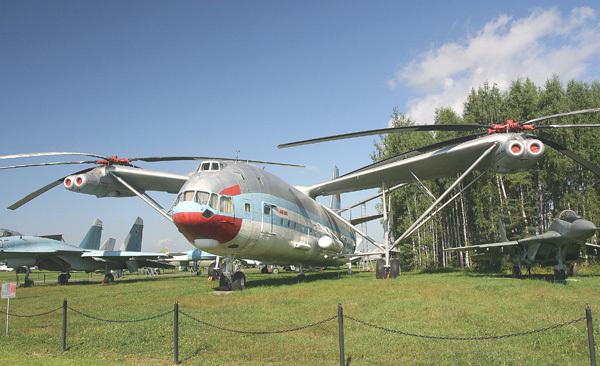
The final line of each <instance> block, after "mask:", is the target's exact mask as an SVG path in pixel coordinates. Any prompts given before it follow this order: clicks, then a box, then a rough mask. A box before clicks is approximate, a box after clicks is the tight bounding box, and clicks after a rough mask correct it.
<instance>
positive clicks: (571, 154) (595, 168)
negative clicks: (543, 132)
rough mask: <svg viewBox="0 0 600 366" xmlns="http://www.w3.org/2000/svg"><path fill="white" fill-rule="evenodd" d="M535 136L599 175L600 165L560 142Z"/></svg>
mask: <svg viewBox="0 0 600 366" xmlns="http://www.w3.org/2000/svg"><path fill="white" fill-rule="evenodd" d="M530 136H534V135H530ZM534 137H536V138H537V139H538V140H540V141H542V142H543V143H545V144H546V145H548V146H550V147H551V148H553V149H555V150H556V151H558V152H560V153H561V154H563V155H565V156H567V157H569V158H571V159H572V160H573V161H575V162H576V163H577V164H579V165H581V166H583V167H585V168H587V169H588V170H590V171H591V172H592V173H594V174H596V175H597V176H598V177H600V167H599V166H598V165H596V164H594V163H592V162H591V161H589V160H587V159H585V158H584V157H582V156H581V155H579V154H576V153H575V152H573V151H571V150H569V149H567V148H566V147H564V146H562V145H561V144H559V143H557V142H554V141H552V140H549V139H547V138H545V137H541V136H537V135H536V136H534Z"/></svg>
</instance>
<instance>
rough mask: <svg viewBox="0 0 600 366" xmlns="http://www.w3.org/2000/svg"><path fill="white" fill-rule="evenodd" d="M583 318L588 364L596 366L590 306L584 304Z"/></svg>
mask: <svg viewBox="0 0 600 366" xmlns="http://www.w3.org/2000/svg"><path fill="white" fill-rule="evenodd" d="M585 319H586V320H587V333H588V347H589V349H590V365H591V366H596V344H595V343H594V325H593V324H592V308H591V307H590V304H587V305H586V306H585Z"/></svg>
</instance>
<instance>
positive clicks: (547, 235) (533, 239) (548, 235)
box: [518, 231, 561, 245]
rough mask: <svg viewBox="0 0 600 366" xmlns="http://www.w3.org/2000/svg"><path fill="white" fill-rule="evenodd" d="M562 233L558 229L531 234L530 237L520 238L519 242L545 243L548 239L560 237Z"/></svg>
mask: <svg viewBox="0 0 600 366" xmlns="http://www.w3.org/2000/svg"><path fill="white" fill-rule="evenodd" d="M560 237H561V235H560V234H559V233H557V232H556V231H547V232H545V233H542V234H540V235H535V236H530V237H528V238H524V239H519V240H518V241H519V244H523V245H524V244H532V243H544V242H548V241H553V240H556V239H558V238H560Z"/></svg>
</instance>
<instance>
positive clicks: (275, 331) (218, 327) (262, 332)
mask: <svg viewBox="0 0 600 366" xmlns="http://www.w3.org/2000/svg"><path fill="white" fill-rule="evenodd" d="M179 312H180V313H181V314H182V315H183V316H185V317H187V318H189V319H191V320H194V321H196V322H198V323H200V324H203V325H206V326H208V327H211V328H215V329H218V330H222V331H226V332H231V333H238V334H254V335H260V334H281V333H290V332H296V331H299V330H303V329H307V328H312V327H316V326H317V325H321V324H325V323H327V322H330V321H332V320H333V319H336V318H337V315H334V316H331V317H329V318H327V319H323V320H319V321H317V322H314V323H309V324H306V325H303V326H300V327H296V328H288V329H281V330H239V329H232V328H226V327H221V326H218V325H215V324H211V323H208V322H205V321H204V320H200V319H198V318H196V317H194V316H193V315H191V314H188V313H186V312H184V311H181V310H179Z"/></svg>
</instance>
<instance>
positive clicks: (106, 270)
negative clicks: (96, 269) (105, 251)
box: [102, 265, 115, 285]
mask: <svg viewBox="0 0 600 366" xmlns="http://www.w3.org/2000/svg"><path fill="white" fill-rule="evenodd" d="M114 282H115V276H113V274H112V273H111V272H110V268H108V265H107V266H106V267H105V268H104V278H103V279H102V284H103V285H108V284H110V283H114Z"/></svg>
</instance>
